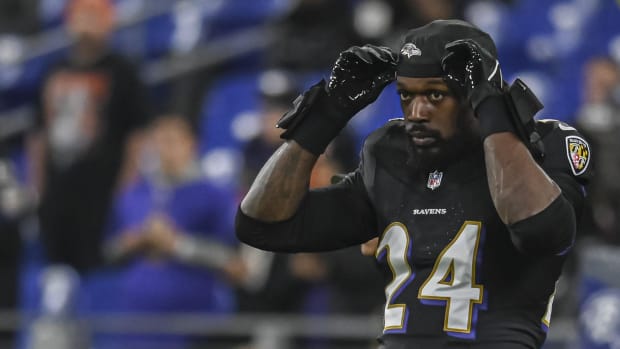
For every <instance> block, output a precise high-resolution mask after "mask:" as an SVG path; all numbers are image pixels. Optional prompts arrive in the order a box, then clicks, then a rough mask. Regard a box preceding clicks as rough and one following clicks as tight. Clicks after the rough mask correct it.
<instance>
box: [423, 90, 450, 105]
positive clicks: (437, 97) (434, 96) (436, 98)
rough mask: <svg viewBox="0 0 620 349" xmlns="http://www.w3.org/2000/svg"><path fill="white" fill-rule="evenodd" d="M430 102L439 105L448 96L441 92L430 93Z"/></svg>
mask: <svg viewBox="0 0 620 349" xmlns="http://www.w3.org/2000/svg"><path fill="white" fill-rule="evenodd" d="M427 96H428V100H429V101H431V102H433V103H438V102H441V101H442V100H443V98H444V97H445V96H446V94H445V92H441V91H430V92H429V93H428V94H427Z"/></svg>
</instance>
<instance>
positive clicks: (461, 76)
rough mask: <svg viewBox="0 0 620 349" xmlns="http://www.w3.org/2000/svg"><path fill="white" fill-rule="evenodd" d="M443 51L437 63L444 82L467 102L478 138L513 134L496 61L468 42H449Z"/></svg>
mask: <svg viewBox="0 0 620 349" xmlns="http://www.w3.org/2000/svg"><path fill="white" fill-rule="evenodd" d="M445 49H446V51H447V53H446V55H445V56H444V57H443V59H442V60H441V66H442V69H443V71H444V80H445V81H446V83H447V84H448V85H449V86H450V87H451V88H452V89H453V90H455V91H456V92H457V94H460V95H461V96H463V97H464V98H466V99H467V101H468V102H469V103H470V105H471V107H472V109H473V110H474V112H475V113H476V116H478V119H479V120H480V130H481V134H482V138H483V139H484V138H486V137H487V136H489V135H491V134H494V133H499V132H513V133H515V132H516V131H515V126H514V124H513V122H512V121H511V119H512V116H511V114H510V110H509V109H508V105H507V103H506V101H505V94H504V81H503V80H502V72H501V69H500V67H499V62H498V61H497V59H495V57H493V55H492V54H491V53H490V52H488V51H487V50H485V49H484V48H483V47H480V45H478V44H477V43H476V42H475V41H474V40H471V39H462V40H456V41H453V42H450V43H448V44H447V45H446V46H445Z"/></svg>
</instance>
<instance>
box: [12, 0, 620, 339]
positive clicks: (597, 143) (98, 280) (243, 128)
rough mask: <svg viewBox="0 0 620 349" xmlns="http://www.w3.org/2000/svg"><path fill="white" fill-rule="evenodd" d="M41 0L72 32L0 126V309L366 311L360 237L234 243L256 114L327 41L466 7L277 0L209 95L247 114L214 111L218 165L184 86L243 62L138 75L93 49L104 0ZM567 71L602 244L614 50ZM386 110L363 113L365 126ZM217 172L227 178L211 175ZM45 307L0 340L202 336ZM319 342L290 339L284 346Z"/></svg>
mask: <svg viewBox="0 0 620 349" xmlns="http://www.w3.org/2000/svg"><path fill="white" fill-rule="evenodd" d="M56 2H57V3H62V4H64V7H63V21H62V26H64V28H65V29H66V31H67V32H68V33H69V36H70V38H71V42H72V45H71V47H70V48H69V49H68V50H66V51H64V52H63V53H62V54H61V55H58V57H57V59H54V60H53V61H52V62H49V64H47V65H46V67H45V69H44V72H41V74H40V79H39V80H38V84H37V89H36V91H32V95H33V96H36V97H35V98H33V100H32V101H31V102H32V104H33V105H35V109H34V110H35V112H34V114H35V117H34V118H33V120H34V121H33V122H32V124H30V125H29V127H27V129H26V130H25V131H24V132H21V133H19V134H17V135H14V134H12V135H10V137H9V136H6V137H5V136H4V135H5V134H4V133H2V132H0V136H1V137H2V138H0V194H1V196H0V204H1V205H0V212H1V213H0V263H1V264H0V285H1V287H2V289H3V293H2V294H3V296H2V297H0V308H2V309H5V310H20V311H24V312H26V313H28V314H43V315H45V316H50V317H51V318H54V317H55V316H56V317H60V318H62V319H65V318H64V317H65V316H69V315H71V316H73V315H92V314H109V313H117V314H118V313H120V314H150V313H152V314H168V313H170V314H172V313H197V314H238V313H252V314H254V313H264V314H270V313H282V314H308V315H310V314H380V313H382V311H383V298H384V295H383V286H382V285H383V280H381V277H380V274H379V273H378V272H377V270H375V266H374V260H373V258H372V257H367V256H364V255H363V254H362V253H361V251H360V247H352V248H350V249H347V250H342V251H334V252H331V253H324V254H305V253H304V254H294V255H285V254H274V253H269V252H264V251H259V250H256V249H254V248H252V247H249V246H245V245H242V244H240V243H239V242H238V241H236V239H235V237H234V232H233V224H234V212H235V210H236V208H237V205H238V201H239V198H240V197H242V195H243V194H244V192H245V191H246V190H247V189H248V188H249V185H250V183H251V182H252V180H253V178H254V177H255V176H256V174H257V173H258V171H259V170H260V168H261V167H262V165H263V164H264V162H265V161H266V160H267V158H268V157H269V155H271V153H272V152H273V151H274V150H275V149H276V148H277V147H278V146H279V145H280V144H281V139H280V138H279V133H280V130H279V129H277V128H275V127H274V125H275V123H276V121H277V120H278V119H279V118H280V117H281V116H282V115H283V114H284V112H285V111H286V110H287V109H288V108H289V107H290V106H291V103H292V101H293V100H294V99H295V97H296V96H297V95H298V94H299V93H300V92H301V91H302V90H303V88H304V87H305V86H307V84H308V80H309V78H308V77H309V76H310V77H316V76H321V75H322V76H325V74H327V72H328V71H329V68H330V66H331V64H332V63H333V61H334V60H335V58H336V57H337V56H338V53H339V52H340V51H342V50H343V49H345V48H347V47H349V46H351V45H359V44H363V43H375V44H381V45H386V46H390V47H398V45H399V42H398V38H399V36H400V35H401V34H402V33H403V32H404V31H405V30H407V29H409V28H412V27H415V26H419V25H423V24H425V23H427V22H428V21H431V20H433V19H438V18H464V17H466V12H467V9H468V8H470V7H467V6H466V5H468V4H469V3H470V2H468V1H456V0H357V1H353V0H352V1H344V0H343V1H333V0H332V1H330V0H299V1H292V0H291V1H289V3H290V4H289V5H288V6H289V8H288V11H286V12H285V13H284V14H283V15H281V16H279V17H277V18H275V19H273V20H272V21H270V22H269V25H270V26H272V27H273V28H274V31H273V33H272V35H273V40H271V41H270V43H269V45H268V46H267V47H266V48H264V49H263V51H262V53H261V55H260V62H259V63H256V62H252V65H255V64H258V65H259V69H258V71H260V74H259V78H258V79H257V80H256V81H255V86H252V87H251V88H250V90H252V91H257V94H256V96H248V95H226V96H225V99H223V100H220V101H219V103H220V104H225V105H235V104H239V103H244V102H245V101H246V100H247V99H248V98H254V99H256V101H257V102H256V103H255V104H254V105H253V107H254V110H251V115H252V117H247V118H241V119H239V118H237V119H238V120H241V121H240V122H239V123H233V124H232V125H231V120H232V119H233V117H235V115H228V116H225V117H226V118H227V120H225V121H226V122H225V124H226V125H227V126H229V127H235V128H236V130H237V133H241V134H243V135H244V137H242V141H241V142H238V143H236V146H237V148H238V149H237V151H238V157H237V158H236V159H238V161H237V162H236V163H238V164H239V165H238V170H231V171H227V170H226V168H228V167H230V166H231V165H230V164H229V161H228V160H227V158H221V159H220V158H217V157H216V158H215V160H213V158H210V161H205V160H204V159H203V158H202V156H203V155H204V153H205V151H204V150H205V149H203V148H204V147H205V146H204V145H205V144H206V145H208V144H209V142H210V141H211V140H209V139H205V135H208V134H214V133H218V132H223V131H222V130H220V129H217V128H211V129H209V130H208V131H205V130H204V128H205V127H210V126H213V125H216V124H217V122H216V121H213V120H208V122H207V121H205V120H202V119H201V116H200V115H199V114H200V113H198V112H196V110H198V109H200V106H199V104H201V103H203V101H202V100H195V98H188V96H197V95H200V96H204V95H208V92H209V90H210V89H214V88H215V87H217V82H218V79H217V78H218V77H220V76H221V75H223V73H222V72H226V73H228V74H230V73H231V72H232V71H235V69H236V70H238V71H244V70H243V68H242V67H241V68H240V67H239V66H240V65H241V66H242V65H243V62H244V61H243V60H242V61H241V62H242V63H241V64H237V65H232V67H231V66H229V65H228V64H227V63H224V64H221V65H218V66H215V67H210V68H206V69H199V70H197V71H195V72H192V73H191V74H182V75H180V76H179V77H177V78H175V79H173V81H171V82H169V83H168V84H166V85H165V86H164V87H161V86H158V87H157V88H152V86H151V87H149V86H147V85H146V84H145V82H144V81H143V79H142V77H141V74H140V71H139V66H140V63H141V62H139V61H138V62H136V61H132V60H131V59H129V58H127V56H126V55H125V54H124V52H122V50H118V49H116V48H115V46H113V45H112V44H111V36H112V35H113V33H114V32H115V28H116V23H117V19H118V18H119V13H118V8H116V7H115V2H114V1H111V0H72V1H69V0H67V1H60V0H59V1H56ZM487 2H488V3H491V1H487ZM41 3H46V4H49V3H51V1H40V2H39V1H36V0H31V1H23V0H13V1H11V0H3V1H2V2H0V33H13V34H32V33H37V32H39V31H40V30H42V28H43V27H44V26H43V25H42V24H41V23H37V20H36V18H37V15H36V13H37V9H40V8H41V6H40V4H41ZM179 3H181V1H179ZM493 3H498V4H501V6H513V5H515V3H519V1H518V0H514V1H508V0H506V1H502V2H499V1H493ZM500 48H501V46H500ZM246 59H247V58H246ZM1 68H2V66H1V65H0V69H1ZM581 74H582V81H583V83H582V84H581V86H579V89H580V93H581V100H580V102H579V103H580V106H579V108H578V109H576V110H574V115H566V116H564V118H563V120H566V121H568V122H569V123H571V124H573V125H576V126H577V127H578V128H579V129H580V130H581V131H582V132H583V133H584V134H585V135H587V137H588V140H589V141H590V142H591V145H592V152H593V159H592V163H593V164H594V165H595V166H596V174H597V175H596V179H595V181H594V182H593V183H592V185H591V187H590V188H589V194H588V197H589V202H588V210H587V212H586V214H585V215H584V217H583V218H582V219H583V221H584V223H585V224H583V229H582V231H581V232H580V236H581V238H582V239H584V240H588V241H597V243H601V244H607V245H611V246H616V245H618V244H620V184H619V183H620V182H618V180H617V178H619V176H620V158H619V156H618V154H619V151H620V143H619V142H620V66H619V62H618V61H615V60H614V58H613V57H612V56H611V55H609V56H604V55H600V56H592V57H588V58H587V63H586V64H585V65H583V67H582V71H581ZM188 86H189V88H188ZM197 88H199V89H200V91H195V90H194V89H197ZM3 93H4V91H3ZM7 93H8V92H7ZM392 97H394V98H393V99H394V102H396V95H395V94H393V96H392ZM209 101H210V100H209V99H208V98H207V99H206V102H205V103H207V102H209ZM207 108H208V106H207ZM394 116H398V115H378V116H375V117H378V120H379V121H378V122H382V121H381V120H387V118H388V117H394ZM360 117H364V116H363V115H362V116H360ZM237 119H236V120H237ZM0 122H1V119H0ZM2 125H5V123H2ZM205 125H206V126H205ZM3 128H4V126H3ZM5 129H6V128H5ZM226 132H228V131H226ZM363 136H364V134H360V132H359V129H356V128H355V127H350V128H348V129H346V130H345V132H343V134H341V135H340V136H339V138H337V139H336V140H335V141H334V142H333V143H332V144H331V145H330V147H329V148H328V150H327V152H326V153H325V154H324V155H323V156H322V157H321V158H320V159H319V161H318V163H317V165H316V167H315V169H314V172H313V176H312V179H311V186H312V187H314V188H319V187H322V186H327V185H329V184H330V183H333V182H334V181H337V180H338V179H339V175H341V174H344V173H347V172H350V171H352V170H354V169H355V167H356V166H357V162H358V154H357V152H358V148H359V144H360V141H361V139H362V138H363ZM16 154H18V155H16ZM218 159H219V160H218ZM232 167H235V166H232ZM213 173H216V174H219V176H213V175H212V174H213ZM222 174H224V176H227V177H228V178H224V180H222ZM578 263H579V262H578V261H575V262H574V263H573V265H578ZM574 269H575V270H574V271H573V273H569V274H568V275H569V281H566V283H573V284H574V283H576V282H577V281H575V280H577V278H578V269H579V268H578V267H575V268H574ZM571 278H572V279H571ZM569 291H570V289H569ZM565 293H570V292H565ZM558 298H559V300H558V301H559V305H557V304H556V308H554V310H555V309H558V310H557V312H558V313H561V314H562V313H563V314H567V315H569V316H575V314H576V312H577V309H576V308H577V305H576V303H577V302H578V301H577V300H576V296H575V295H571V294H566V295H565V296H562V295H560V297H558ZM46 319H48V318H46V317H44V316H43V317H41V318H40V319H39V320H37V321H36V322H35V323H34V324H33V325H32V326H31V327H28V329H26V330H24V331H23V332H24V334H22V335H16V333H15V332H13V331H3V332H0V341H1V342H0V347H1V348H5V347H6V348H10V347H11V345H13V344H16V343H18V342H19V343H20V345H22V346H24V347H27V348H33V349H35V348H36V349H38V348H52V349H54V348H65V349H66V348H86V347H89V346H90V345H93V347H94V348H198V347H200V345H205V344H204V343H203V342H200V341H196V340H195V339H192V338H187V337H181V336H172V335H149V336H147V335H115V336H113V335H105V336H103V335H101V336H93V337H92V338H91V337H88V338H82V337H84V336H83V334H84V333H86V332H85V331H77V332H79V333H81V334H82V336H80V335H73V336H70V335H67V336H65V337H62V336H59V335H57V336H56V337H57V338H56V339H53V337H54V333H55V334H58V333H61V332H62V331H64V332H62V333H72V332H71V331H74V332H75V329H72V328H71V327H70V326H69V325H70V323H69V322H65V323H64V327H62V326H60V325H59V324H58V322H46ZM59 331H60V332H59ZM18 334H19V333H18ZM22 337H23V338H22ZM50 338H52V339H50ZM54 340H55V342H54ZM241 342H243V341H241ZM334 345H335V344H334V343H330V342H328V341H321V340H314V341H313V340H305V341H302V342H299V343H296V344H295V346H294V347H295V348H302V347H308V348H330V346H331V347H335V346H334ZM346 345H347V343H338V346H337V347H338V348H346V347H347V346H346ZM349 345H350V347H352V348H359V344H351V343H349ZM369 345H370V344H369Z"/></svg>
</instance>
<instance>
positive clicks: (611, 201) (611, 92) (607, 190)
mask: <svg viewBox="0 0 620 349" xmlns="http://www.w3.org/2000/svg"><path fill="white" fill-rule="evenodd" d="M583 80H584V90H583V97H582V98H583V104H582V105H581V107H580V108H579V110H578V112H577V118H576V123H577V125H578V127H580V129H581V130H583V132H584V134H586V135H587V136H589V139H592V142H591V143H592V154H593V156H594V157H595V161H594V164H596V181H594V182H593V183H592V186H591V187H590V190H589V192H590V196H589V200H588V204H589V206H590V209H589V212H588V213H589V214H588V217H587V219H589V221H590V222H591V225H589V229H590V232H588V233H589V234H588V235H593V236H595V237H597V238H598V239H600V240H601V241H602V242H605V243H611V244H614V245H618V244H620V182H619V181H618V178H620V153H619V151H620V67H619V66H618V64H617V63H616V62H614V61H613V60H612V59H611V58H609V57H594V58H592V59H590V60H589V61H588V62H587V63H586V65H585V67H584V70H583Z"/></svg>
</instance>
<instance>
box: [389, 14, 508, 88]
mask: <svg viewBox="0 0 620 349" xmlns="http://www.w3.org/2000/svg"><path fill="white" fill-rule="evenodd" d="M460 39H472V40H474V41H475V42H476V43H478V45H480V46H481V47H482V48H484V49H486V50H487V51H488V52H490V53H491V54H492V55H493V56H494V57H497V49H496V48H495V43H493V40H492V39H491V37H490V36H489V34H487V33H485V32H484V31H482V30H480V29H479V28H478V27H476V26H474V25H472V24H470V23H468V22H465V21H461V20H456V19H449V20H436V21H433V22H430V23H429V24H427V25H424V26H422V27H419V28H415V29H411V30H409V31H408V32H407V33H406V34H405V36H404V40H403V44H402V45H401V49H400V57H399V61H398V69H397V71H396V74H397V75H399V76H404V77H412V78H429V77H438V76H442V75H443V70H442V68H441V59H442V58H443V56H444V55H445V53H446V52H445V46H446V44H448V43H450V42H452V41H455V40H460Z"/></svg>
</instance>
